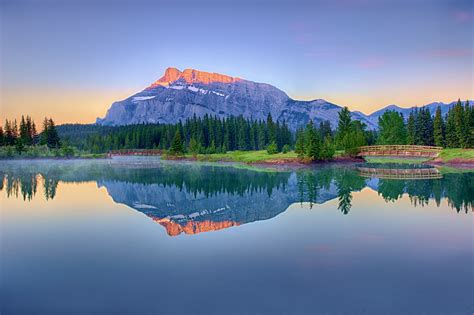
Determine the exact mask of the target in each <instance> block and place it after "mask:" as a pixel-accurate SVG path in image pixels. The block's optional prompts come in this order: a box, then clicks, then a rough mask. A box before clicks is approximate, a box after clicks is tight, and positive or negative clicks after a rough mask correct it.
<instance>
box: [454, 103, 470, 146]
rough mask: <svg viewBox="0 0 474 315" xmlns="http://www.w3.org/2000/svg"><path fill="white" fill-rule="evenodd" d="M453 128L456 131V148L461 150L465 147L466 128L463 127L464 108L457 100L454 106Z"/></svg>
mask: <svg viewBox="0 0 474 315" xmlns="http://www.w3.org/2000/svg"><path fill="white" fill-rule="evenodd" d="M453 110H454V128H455V131H456V138H457V143H458V146H459V147H461V148H465V147H466V138H467V136H466V134H467V130H466V129H467V128H466V127H465V125H464V122H465V120H464V108H463V106H462V104H461V100H460V99H459V100H458V102H457V103H456V105H455V106H454V109H453Z"/></svg>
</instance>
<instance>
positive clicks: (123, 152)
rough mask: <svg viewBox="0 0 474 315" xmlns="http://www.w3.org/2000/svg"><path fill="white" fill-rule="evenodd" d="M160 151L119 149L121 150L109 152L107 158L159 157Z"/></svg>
mask: <svg viewBox="0 0 474 315" xmlns="http://www.w3.org/2000/svg"><path fill="white" fill-rule="evenodd" d="M162 153H163V151H162V150H153V149H121V150H111V151H109V152H108V155H109V156H113V155H161V154H162Z"/></svg>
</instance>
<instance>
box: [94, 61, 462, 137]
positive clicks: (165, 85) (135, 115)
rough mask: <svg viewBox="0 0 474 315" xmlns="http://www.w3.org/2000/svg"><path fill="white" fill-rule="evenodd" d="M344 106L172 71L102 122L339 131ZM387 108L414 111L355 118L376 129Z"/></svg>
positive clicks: (226, 79)
mask: <svg viewBox="0 0 474 315" xmlns="http://www.w3.org/2000/svg"><path fill="white" fill-rule="evenodd" d="M452 105H454V103H450V104H444V103H431V104H428V105H425V106H428V108H429V109H430V111H431V112H432V113H434V111H435V110H436V108H437V107H438V106H441V108H442V112H443V114H444V113H446V112H447V111H448V109H449V107H450V106H452ZM341 108H342V106H339V105H336V104H332V103H330V102H327V101H325V100H323V99H316V100H312V101H298V100H294V99H292V98H290V97H289V96H288V95H287V94H286V93H285V92H283V91H281V90H279V89H278V88H276V87H274V86H272V85H269V84H265V83H256V82H252V81H248V80H244V79H240V78H234V77H230V76H227V75H223V74H218V73H209V72H204V71H198V70H194V69H186V70H184V71H180V70H178V69H176V68H168V69H166V71H165V74H164V75H163V76H162V77H161V78H160V79H159V80H157V81H156V82H154V83H152V84H151V85H150V86H149V87H147V88H145V89H144V90H143V91H141V92H139V93H136V94H134V95H132V96H130V97H128V98H127V99H125V100H122V101H118V102H115V103H113V104H112V106H111V107H110V109H109V110H108V111H107V114H106V115H105V117H104V118H103V119H101V118H98V119H97V124H99V125H108V126H117V125H128V124H139V123H177V122H178V121H179V120H181V121H184V120H186V119H187V118H191V117H193V115H196V116H198V117H199V116H204V115H205V114H209V115H212V116H214V115H215V116H219V117H228V116H231V115H233V116H238V115H243V116H244V117H246V118H253V119H259V120H260V119H262V120H263V119H266V118H267V115H268V114H269V113H270V114H271V115H272V117H273V118H274V119H277V120H279V121H283V120H285V121H286V122H287V123H288V125H289V127H290V128H291V129H292V130H296V129H297V128H298V127H302V126H305V125H306V124H307V123H308V121H309V120H310V119H311V120H313V121H314V122H316V123H319V122H320V121H324V120H329V121H330V122H331V125H332V127H333V128H335V127H336V125H337V121H338V112H339V111H340V110H341ZM387 110H396V111H398V112H401V113H403V114H404V115H405V116H408V113H409V112H410V111H411V110H412V108H401V107H398V106H396V105H390V106H387V107H385V108H383V109H381V110H378V111H376V112H374V113H372V114H371V115H365V114H363V113H361V112H358V111H354V112H352V116H353V118H354V119H358V120H360V121H362V122H364V123H365V124H366V125H367V127H368V128H369V129H376V128H377V124H378V118H379V116H381V115H382V114H383V113H384V112H385V111H387Z"/></svg>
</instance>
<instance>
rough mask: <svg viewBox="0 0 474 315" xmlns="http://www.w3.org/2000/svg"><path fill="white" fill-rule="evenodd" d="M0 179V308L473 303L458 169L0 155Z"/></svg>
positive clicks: (289, 310)
mask: <svg viewBox="0 0 474 315" xmlns="http://www.w3.org/2000/svg"><path fill="white" fill-rule="evenodd" d="M368 168H370V172H371V173H370V174H368V173H367V169H368ZM423 168H426V167H423ZM435 172H436V174H435V175H436V176H433V175H430V176H431V177H427V178H426V179H424V177H423V176H425V177H426V174H434V173H435ZM438 173H439V176H438ZM0 178H1V179H2V180H0V196H1V197H0V201H1V208H2V220H1V258H2V271H1V279H2V280H1V282H2V285H1V294H0V295H1V301H2V302H1V309H0V311H2V313H3V312H5V314H10V313H32V312H34V313H40V314H52V313H68V314H71V313H77V314H82V313H91V312H98V313H162V314H182V313H198V314H201V313H202V314H222V313H230V314H242V313H248V314H253V313H259V314H326V313H331V314H333V313H336V314H359V313H366V314H385V313H391V314H420V313H426V314H466V313H469V312H472V310H473V307H474V305H473V303H472V298H473V297H474V272H473V269H472V266H473V263H474V258H473V253H474V249H473V247H474V246H473V216H472V213H473V212H472V209H473V206H472V205H473V201H474V194H473V193H472V192H473V191H474V182H473V180H474V173H472V172H458V171H450V172H446V171H443V170H442V171H441V172H438V170H436V169H433V170H420V167H419V166H418V167H415V166H396V165H390V166H385V167H384V168H382V169H380V170H378V169H377V166H374V165H367V164H366V165H340V164H339V165H338V164H333V165H329V166H324V167H321V166H319V167H312V168H305V169H299V170H287V169H283V170H273V169H257V168H252V167H243V166H242V165H218V164H213V165H212V164H209V165H206V164H197V163H177V162H165V161H159V160H156V159H148V158H129V159H113V160H101V161H57V160H54V161H45V160H42V161H6V162H5V163H3V162H2V164H1V165H0ZM412 178H416V179H412ZM460 292H462V294H460ZM415 297H416V298H415ZM183 305H186V309H185V308H183Z"/></svg>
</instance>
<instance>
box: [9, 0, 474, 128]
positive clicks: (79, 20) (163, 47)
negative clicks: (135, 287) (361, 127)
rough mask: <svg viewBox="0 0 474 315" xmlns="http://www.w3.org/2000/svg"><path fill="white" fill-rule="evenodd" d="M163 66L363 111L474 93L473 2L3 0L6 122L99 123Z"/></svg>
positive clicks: (448, 99)
mask: <svg viewBox="0 0 474 315" xmlns="http://www.w3.org/2000/svg"><path fill="white" fill-rule="evenodd" d="M167 67H177V68H178V69H181V70H184V69H186V68H193V69H198V70H203V71H208V72H217V73H222V74H227V75H230V76H235V77H240V78H244V79H247V80H251V81H256V82H265V83H269V84H272V85H274V86H276V87H278V88H280V89H281V90H283V91H285V92H286V93H287V94H288V95H289V96H290V97H292V98H294V99H299V100H311V99H317V98H323V99H325V100H327V101H330V102H333V103H335V104H338V105H345V106H348V107H349V109H351V110H360V111H362V112H364V113H367V114H369V113H371V112H373V111H375V110H377V109H380V108H381V107H384V106H386V105H389V104H397V105H399V106H402V107H411V106H414V105H423V104H427V103H431V102H435V101H442V102H451V101H454V100H457V99H458V98H461V99H463V100H464V99H474V80H473V73H474V1H472V0H459V1H456V0H452V1H450V0H411V1H408V0H399V1H397V0H333V1H329V0H325V1H318V0H313V1H310V0H307V1H306V0H294V1H282V0H273V1H271V0H255V1H250V0H240V1H230V0H228V1H225V0H221V1H217V0H208V1H199V0H196V1H189V0H177V1H170V0H168V1H146V0H144V1H141V0H138V1H131V0H128V1H123V0H118V1H112V0H97V1H93V0H86V1H74V0H63V1H50V0H28V1H25V0H0V109H1V117H0V118H1V119H2V121H3V120H4V119H5V118H10V119H12V118H17V117H19V116H20V115H21V114H25V115H26V114H29V115H31V116H33V118H34V119H35V120H37V121H41V120H42V118H43V117H44V116H48V117H49V116H52V117H53V118H54V119H55V121H56V122H57V123H66V122H70V123H73V122H78V123H91V122H94V121H95V119H96V118H97V117H103V116H104V115H105V113H106V111H107V109H108V108H109V107H110V105H111V104H112V102H114V101H117V100H121V99H124V98H126V97H128V96H130V95H132V94H134V93H136V92H138V91H141V90H142V89H143V88H145V87H146V86H148V85H149V84H151V83H152V82H154V81H156V80H157V79H159V78H160V77H161V76H162V75H163V73H164V71H165V69H166V68H167Z"/></svg>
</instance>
